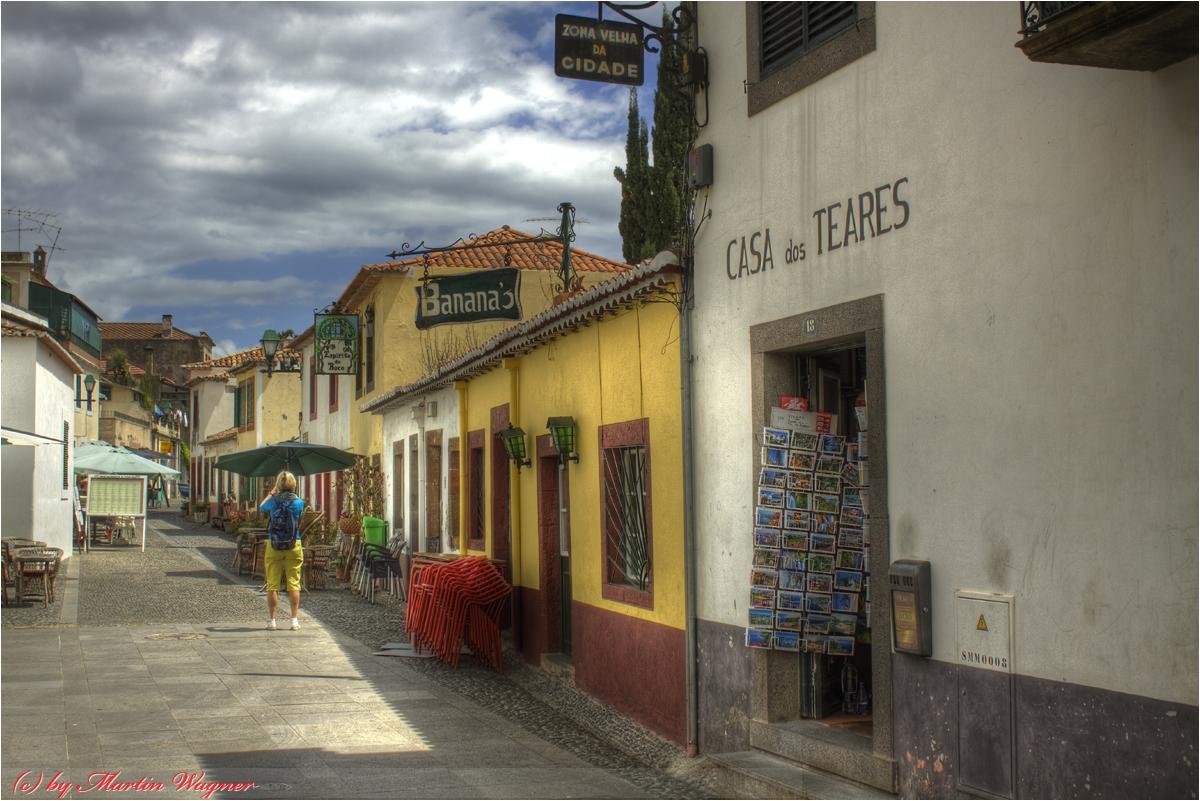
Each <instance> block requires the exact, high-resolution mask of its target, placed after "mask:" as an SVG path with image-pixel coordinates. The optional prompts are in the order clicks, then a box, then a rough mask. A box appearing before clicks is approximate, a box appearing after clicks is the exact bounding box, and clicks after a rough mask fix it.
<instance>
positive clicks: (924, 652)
mask: <svg viewBox="0 0 1200 801" xmlns="http://www.w3.org/2000/svg"><path fill="white" fill-rule="evenodd" d="M888 591H889V592H891V594H892V650H893V651H895V652H896V653H901V654H913V655H915V656H932V655H933V615H932V612H931V602H930V597H929V596H930V593H931V589H930V580H929V562H923V561H917V560H915V559H900V560H897V561H895V562H892V565H891V567H889V568H888Z"/></svg>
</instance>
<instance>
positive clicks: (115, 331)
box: [100, 322, 208, 340]
mask: <svg viewBox="0 0 1200 801" xmlns="http://www.w3.org/2000/svg"><path fill="white" fill-rule="evenodd" d="M100 335H101V336H102V337H104V338H105V339H116V340H123V339H162V338H163V335H162V323H161V322H157V323H103V322H102V323H100ZM205 336H206V337H207V336H208V335H207V334H205ZM167 338H168V339H179V340H188V339H199V338H200V337H198V336H196V335H195V334H189V333H188V332H187V331H184V330H183V329H181V328H174V327H173V328H172V329H171V336H170V337H167Z"/></svg>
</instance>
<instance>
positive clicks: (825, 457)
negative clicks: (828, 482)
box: [792, 451, 843, 476]
mask: <svg viewBox="0 0 1200 801" xmlns="http://www.w3.org/2000/svg"><path fill="white" fill-rule="evenodd" d="M792 453H796V451H792ZM842 466H843V462H842V457H840V456H831V455H829V454H827V453H823V454H821V455H820V456H818V457H817V463H816V466H815V467H814V468H813V469H814V470H816V471H817V472H818V473H827V474H829V475H835V476H836V475H839V474H840V473H841V472H842Z"/></svg>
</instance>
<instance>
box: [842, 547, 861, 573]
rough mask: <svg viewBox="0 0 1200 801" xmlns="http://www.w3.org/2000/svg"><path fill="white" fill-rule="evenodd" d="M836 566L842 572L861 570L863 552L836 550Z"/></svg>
mask: <svg viewBox="0 0 1200 801" xmlns="http://www.w3.org/2000/svg"><path fill="white" fill-rule="evenodd" d="M837 566H838V567H839V568H841V569H842V570H862V569H863V552H862V551H854V550H851V549H850V548H838V552H837Z"/></svg>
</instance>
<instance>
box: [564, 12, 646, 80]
mask: <svg viewBox="0 0 1200 801" xmlns="http://www.w3.org/2000/svg"><path fill="white" fill-rule="evenodd" d="M643 66H644V61H643V51H642V27H641V26H640V25H634V24H632V23H629V22H609V21H602V20H597V19H592V18H590V17H574V16H571V15H569V14H558V15H556V16H555V17H554V74H555V75H557V76H559V77H560V78H579V79H581V80H584V81H600V82H602V83H622V84H626V85H629V86H641V85H642V83H643V81H644V71H643Z"/></svg>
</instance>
